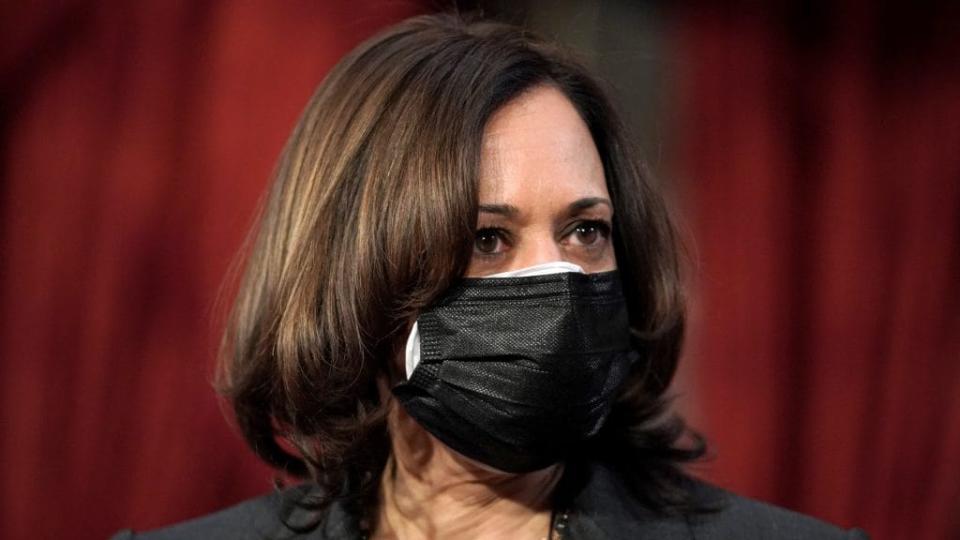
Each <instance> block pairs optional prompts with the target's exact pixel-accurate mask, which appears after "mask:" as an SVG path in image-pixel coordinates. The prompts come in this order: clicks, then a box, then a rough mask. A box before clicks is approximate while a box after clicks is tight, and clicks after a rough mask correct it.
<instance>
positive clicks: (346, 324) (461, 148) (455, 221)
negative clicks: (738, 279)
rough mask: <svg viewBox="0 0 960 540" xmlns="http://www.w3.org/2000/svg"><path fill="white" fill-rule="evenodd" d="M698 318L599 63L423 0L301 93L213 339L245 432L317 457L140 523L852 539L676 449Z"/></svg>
mask: <svg viewBox="0 0 960 540" xmlns="http://www.w3.org/2000/svg"><path fill="white" fill-rule="evenodd" d="M491 276H492V277H491ZM683 323H684V315H683V295H682V291H681V286H680V280H679V278H678V268H677V253H676V247H675V241H674V234H673V229H672V226H671V224H670V221H669V219H668V217H667V213H666V211H665V209H664V205H663V202H662V200H661V197H660V195H659V194H658V193H657V191H656V190H655V189H654V187H653V186H652V185H651V184H650V183H649V180H648V178H647V177H646V174H645V172H644V170H643V167H642V166H641V164H640V163H639V161H638V160H637V157H636V155H635V154H634V153H633V150H632V147H631V144H630V142H629V141H628V140H627V139H626V137H625V135H624V133H623V131H622V128H621V126H620V124H619V120H618V119H617V116H616V114H615V113H614V111H613V109H612V108H611V106H610V104H609V103H608V101H607V100H606V98H605V97H604V95H603V92H602V91H601V90H600V88H599V87H598V85H597V84H596V83H595V82H594V80H593V79H592V78H591V77H590V76H589V75H588V74H587V72H586V71H585V70H584V69H583V68H582V67H581V66H580V65H578V64H577V63H576V62H574V61H572V60H570V59H569V58H567V57H566V56H564V55H563V54H561V53H560V52H559V51H558V50H556V49H555V48H553V47H551V46H549V45H547V44H545V43H543V42H542V41H539V40H537V39H536V38H534V37H531V36H530V35H528V34H527V33H525V32H523V31H521V30H519V29H516V28H513V27H509V26H505V25H501V24H495V23H489V22H473V23H468V22H464V21H463V20H461V19H459V18H457V17H453V16H446V15H436V16H425V17H417V18H414V19H410V20H408V21H405V22H404V23H402V24H400V25H398V26H395V27H393V28H391V29H389V30H388V31H386V32H385V33H383V34H381V35H379V36H377V37H375V38H373V39H371V40H370V41H368V42H366V43H364V44H363V45H361V46H360V47H358V48H357V49H356V50H355V51H353V52H352V53H351V54H350V55H348V56H347V57H346V58H345V59H343V60H342V61H341V62H340V63H339V64H338V65H337V66H336V67H335V68H334V69H333V71H332V72H331V73H330V74H329V75H328V77H327V78H326V80H324V82H323V83H322V84H321V85H320V87H319V89H318V90H317V92H316V94H315V95H314V97H313V98H312V100H311V101H310V103H309V105H308V106H307V109H306V111H305V112H304V114H303V116H302V118H301V119H300V121H299V123H298V125H297V127H296V129H295V131H294V133H293V135H292V137H291V139H290V141H289V142H288V144H287V147H286V148H285V150H284V152H283V155H282V157H281V160H280V165H279V168H278V170H277V172H276V178H275V181H274V184H273V188H272V191H271V193H270V197H269V200H268V202H267V205H266V208H265V210H264V213H263V215H262V218H261V222H260V225H259V229H258V230H257V231H256V236H255V240H254V242H253V244H252V251H251V252H250V253H249V258H248V261H247V267H246V273H245V276H244V280H243V283H242V285H241V288H240V291H239V294H238V297H237V299H236V303H235V307H234V311H233V316H232V319H231V322H230V324H229V326H228V329H227V332H226V334H225V338H224V342H223V355H222V365H221V367H222V369H221V372H220V387H221V389H222V391H223V392H224V394H225V395H226V396H227V397H228V398H229V400H230V401H231V403H232V404H233V406H234V409H235V412H236V416H237V419H238V421H239V425H240V427H241V428H242V431H243V434H244V436H245V437H246V439H247V441H248V442H249V444H250V446H251V447H252V449H253V450H254V451H255V452H256V453H257V454H258V455H259V456H260V457H261V458H262V459H264V460H265V461H266V462H268V463H270V464H271V465H273V466H275V467H277V468H278V469H281V470H283V471H285V472H286V473H288V474H290V475H293V476H297V477H305V478H307V479H309V481H308V482H307V483H305V484H303V485H301V486H298V487H295V488H289V489H286V490H279V491H278V492H276V493H274V494H272V495H269V496H265V497H262V498H259V499H255V500H252V501H248V502H246V503H243V504H241V505H238V506H236V507H233V508H231V509H228V510H225V511H223V512H220V513H217V514H213V515H211V516H207V517H204V518H200V519H198V520H194V521H191V522H187V523H184V524H181V525H177V526H174V527H171V528H168V529H164V530H162V531H157V532H154V533H148V534H144V535H136V536H137V537H141V536H142V537H144V538H149V539H163V538H225V539H226V538H402V539H412V538H638V537H646V536H649V537H657V538H694V537H696V538H733V537H735V538H749V537H781V536H782V537H790V538H821V537H823V538H843V537H860V535H861V534H862V533H859V532H856V531H852V532H844V531H840V530H839V529H836V528H833V527H831V526H829V525H826V524H824V523H821V522H818V521H815V520H813V519H810V518H806V517H803V516H799V515H797V514H793V513H790V512H788V511H785V510H780V509H776V508H773V507H770V506H767V505H763V504H761V503H758V502H753V501H749V500H747V499H743V498H740V497H737V496H734V495H732V494H729V493H726V492H724V491H721V490H719V489H717V488H714V487H711V486H709V485H707V484H704V483H702V482H699V481H696V480H694V479H692V478H690V477H688V476H686V475H685V474H684V473H683V471H682V469H681V465H682V464H684V463H685V462H689V461H692V460H695V459H697V458H699V457H700V456H701V455H702V454H703V443H702V442H701V440H700V439H699V438H698V437H697V436H696V435H695V434H690V433H688V432H687V430H686V428H685V426H684V424H683V422H682V420H680V419H679V418H678V417H676V416H674V415H671V414H669V413H668V412H667V405H666V400H665V398H664V392H665V390H666V388H667V386H668V385H669V383H670V380H671V378H672V376H673V373H674V370H675V368H676V364H677V358H678V354H679V349H680V344H681V339H682V335H683ZM132 537H134V535H133V534H132V533H130V532H129V531H128V532H125V533H121V534H120V535H118V536H117V538H132Z"/></svg>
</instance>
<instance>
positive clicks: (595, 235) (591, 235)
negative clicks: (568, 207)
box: [573, 221, 610, 246]
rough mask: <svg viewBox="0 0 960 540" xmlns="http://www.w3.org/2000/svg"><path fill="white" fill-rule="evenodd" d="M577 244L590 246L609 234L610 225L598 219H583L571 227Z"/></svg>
mask: <svg viewBox="0 0 960 540" xmlns="http://www.w3.org/2000/svg"><path fill="white" fill-rule="evenodd" d="M573 236H574V237H575V239H576V241H577V243H578V244H580V245H583V246H592V245H594V244H596V243H598V242H600V241H602V240H604V239H606V238H607V237H608V236H610V227H609V226H608V225H607V224H606V223H603V222H600V221H584V222H582V223H579V224H577V226H576V227H575V228H574V229H573Z"/></svg>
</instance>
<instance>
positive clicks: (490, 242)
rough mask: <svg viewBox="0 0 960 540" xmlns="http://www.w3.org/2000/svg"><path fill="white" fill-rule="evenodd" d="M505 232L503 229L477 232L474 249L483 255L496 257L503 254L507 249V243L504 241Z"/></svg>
mask: <svg viewBox="0 0 960 540" xmlns="http://www.w3.org/2000/svg"><path fill="white" fill-rule="evenodd" d="M504 236H505V232H504V231H503V230H502V229H496V228H484V229H480V230H478V231H477V234H476V236H475V237H474V240H473V249H474V251H476V252H477V253H481V254H483V255H496V254H498V253H503V252H504V251H506V249H507V242H506V240H505V239H504Z"/></svg>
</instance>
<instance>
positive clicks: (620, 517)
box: [112, 463, 868, 540]
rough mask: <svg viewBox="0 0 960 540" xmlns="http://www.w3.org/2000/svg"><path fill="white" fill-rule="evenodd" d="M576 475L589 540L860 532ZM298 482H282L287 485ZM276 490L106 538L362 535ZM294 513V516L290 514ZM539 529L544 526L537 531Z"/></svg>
mask: <svg viewBox="0 0 960 540" xmlns="http://www.w3.org/2000/svg"><path fill="white" fill-rule="evenodd" d="M582 470H583V481H582V484H581V485H579V487H578V489H577V490H576V493H573V494H572V495H571V500H570V502H569V519H568V527H567V532H566V534H565V535H564V538H569V539H573V540H583V539H587V540H594V539H598V540H599V539H620V538H630V539H644V538H649V539H658V540H671V539H690V540H693V539H696V540H718V539H727V538H730V539H765V538H776V539H791V540H801V539H815V538H816V539H821V538H822V539H836V540H841V539H848V540H853V539H866V538H868V537H867V535H866V533H864V532H863V531H861V530H858V529H851V530H847V531H845V530H842V529H839V528H837V527H834V526H832V525H829V524H827V523H824V522H822V521H819V520H816V519H814V518H811V517H808V516H804V515H801V514H798V513H796V512H791V511H789V510H785V509H782V508H777V507H775V506H771V505H769V504H765V503H762V502H759V501H754V500H751V499H747V498H745V497H740V496H737V495H734V494H733V493H730V492H727V491H724V490H722V489H719V488H717V487H714V486H711V485H709V484H707V483H704V482H701V481H698V480H692V481H691V482H692V483H691V486H690V487H691V490H692V493H693V495H694V497H695V499H697V500H698V501H700V502H701V503H704V504H708V505H710V506H714V507H716V508H717V510H716V511H713V512H706V513H697V514H691V515H685V516H674V517H663V516H659V515H657V514H655V513H653V512H651V511H650V510H648V509H647V508H645V507H644V506H643V505H642V504H640V503H639V501H637V500H636V498H634V497H633V495H632V494H631V493H630V492H629V490H628V488H627V486H626V485H625V484H624V483H623V481H622V480H621V477H620V475H618V474H617V473H616V472H615V471H614V470H613V469H611V468H609V467H607V466H605V465H602V464H599V463H593V464H590V465H587V466H586V467H584V468H583V469H582ZM298 489H299V490H301V491H300V493H303V490H304V489H305V488H302V487H301V488H289V489H288V490H287V491H286V492H285V493H286V495H288V496H289V495H290V494H291V493H292V492H291V491H290V490H298ZM283 508H285V506H284V505H283V496H282V494H281V493H272V494H270V495H265V496H262V497H259V498H256V499H251V500H248V501H245V502H242V503H240V504H238V505H236V506H233V507H231V508H228V509H226V510H222V511H220V512H217V513H214V514H210V515H208V516H204V517H200V518H197V519H193V520H190V521H186V522H183V523H180V524H177V525H173V526H171V527H167V528H164V529H160V530H157V531H153V532H147V533H134V532H132V531H130V530H125V531H121V532H119V533H117V534H116V535H115V536H114V537H113V539H112V540H136V539H139V540H201V539H202V540H263V539H271V540H274V539H275V540H280V539H283V540H308V539H313V540H332V539H337V540H341V539H343V540H349V539H355V538H360V537H361V532H360V530H359V529H358V525H357V519H356V518H355V517H354V516H353V515H351V514H350V513H349V512H348V511H347V510H346V509H345V508H344V506H343V505H340V504H336V503H335V504H333V505H331V506H330V507H329V508H328V509H327V510H325V513H326V515H325V516H324V518H323V519H322V521H321V523H320V525H319V526H318V527H317V528H316V529H315V530H312V531H310V532H306V533H298V532H295V531H292V530H290V529H289V528H288V527H286V526H285V525H284V524H283V523H282V520H281V515H282V514H283ZM297 512H301V515H297ZM306 512H307V511H305V510H303V511H299V510H296V511H294V512H293V513H292V514H290V515H289V517H288V519H287V520H286V521H287V523H291V524H293V525H296V524H298V523H300V524H302V523H304V519H305V518H309V515H306ZM544 534H546V531H544Z"/></svg>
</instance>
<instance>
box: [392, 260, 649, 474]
mask: <svg viewBox="0 0 960 540" xmlns="http://www.w3.org/2000/svg"><path fill="white" fill-rule="evenodd" d="M552 264H557V263H552ZM562 264H568V263H562ZM571 266H572V265H571ZM574 268H575V270H577V271H564V270H565V268H564V267H562V266H561V267H560V270H561V271H560V273H556V270H555V269H556V267H554V270H553V271H552V272H548V273H542V272H539V273H538V272H536V271H535V272H534V275H522V276H516V275H513V276H508V277H503V276H500V277H487V278H465V279H462V280H461V281H459V282H458V283H457V284H456V285H454V286H453V287H451V289H450V290H448V291H447V292H446V293H445V294H444V295H443V296H442V297H441V298H440V299H439V300H438V301H437V302H436V303H434V305H433V306H431V307H430V308H428V309H426V310H424V311H423V312H422V313H421V314H420V316H419V318H418V319H417V327H418V329H417V330H418V339H419V349H420V351H419V362H418V363H417V364H416V365H415V367H414V368H413V369H412V372H411V373H410V374H409V378H408V380H407V381H404V382H402V383H399V384H398V385H396V386H395V387H394V388H393V393H394V395H395V396H396V397H397V399H398V400H399V401H400V403H401V404H402V405H403V406H404V408H405V409H406V411H407V413H408V414H410V415H411V416H412V417H413V418H414V419H415V420H417V421H418V422H419V423H420V425H422V426H423V427H424V428H425V429H426V430H427V431H429V432H430V433H431V434H432V435H434V436H435V437H436V438H438V439H439V440H440V441H442V442H443V443H444V444H446V445H447V446H449V447H450V448H452V449H454V450H456V451H457V452H459V453H461V454H463V455H465V456H467V457H469V458H471V459H474V460H476V461H479V462H481V463H484V464H486V465H489V466H491V467H494V468H496V469H499V470H502V471H507V472H517V473H520V472H530V471H534V470H538V469H542V468H544V467H547V466H549V465H551V464H553V463H556V462H558V461H561V460H563V459H564V457H565V456H567V455H568V454H569V453H570V452H571V451H572V450H573V449H575V448H576V447H577V446H578V445H579V444H580V443H582V442H583V441H585V440H586V439H588V438H590V437H591V436H593V435H595V434H596V433H597V432H598V431H599V430H600V428H601V427H602V425H603V422H604V420H605V419H606V417H607V415H608V414H609V412H610V408H611V407H612V404H613V401H614V399H615V398H616V395H617V391H618V390H619V388H620V386H621V385H622V384H623V381H624V380H625V379H626V377H627V374H628V373H629V370H630V367H631V364H632V363H633V362H634V361H635V359H636V353H635V352H633V351H632V350H631V347H630V331H629V324H628V317H627V308H626V300H625V298H624V296H623V290H622V286H621V284H620V277H619V273H618V272H617V271H611V272H602V273H595V274H583V273H581V272H580V271H579V270H580V269H579V267H575V266H574ZM528 270H530V269H524V270H521V271H520V272H523V271H528ZM408 344H409V343H408ZM408 349H409V347H408ZM408 353H409V350H408ZM407 359H408V361H409V356H408V358H407Z"/></svg>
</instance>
